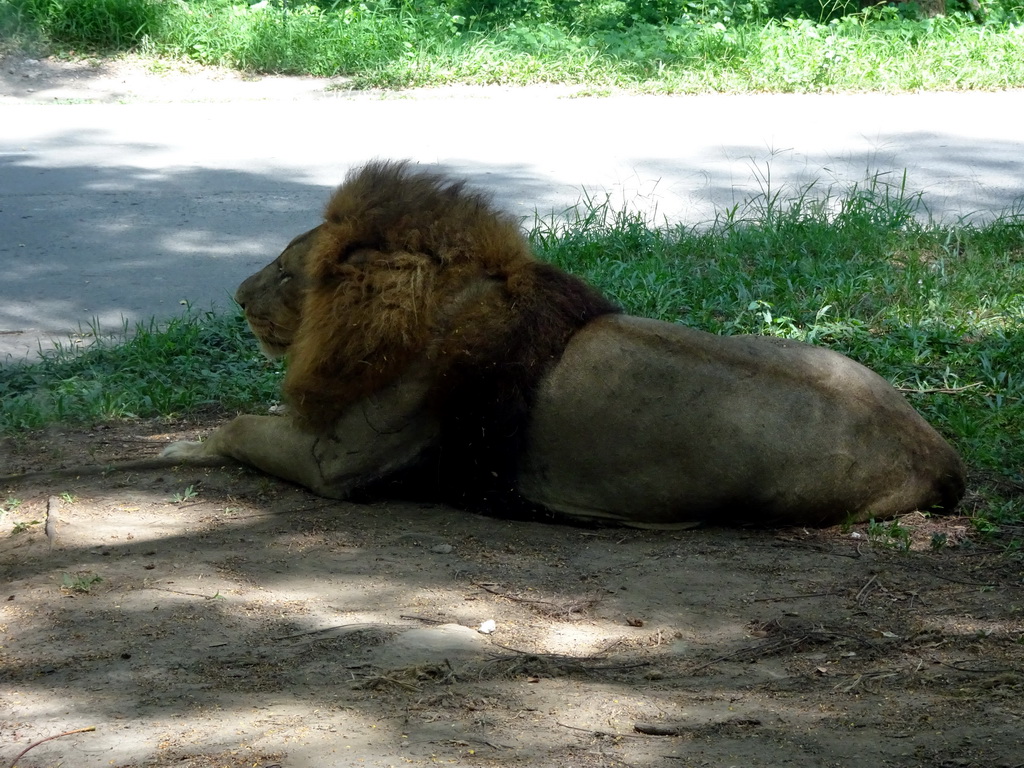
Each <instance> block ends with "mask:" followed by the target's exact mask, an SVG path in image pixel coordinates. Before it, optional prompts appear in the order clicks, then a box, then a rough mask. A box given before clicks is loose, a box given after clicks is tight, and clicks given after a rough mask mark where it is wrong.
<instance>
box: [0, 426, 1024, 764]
mask: <svg viewBox="0 0 1024 768" xmlns="http://www.w3.org/2000/svg"><path fill="white" fill-rule="evenodd" d="M210 426H212V421H211V422H210V423H208V424H170V425H169V424H156V423H136V424H124V425H115V426H110V427H106V428H102V429H94V430H83V431H74V430H67V429H60V430H51V431H48V432H45V433H41V434H36V435H31V436H28V437H25V438H19V439H17V440H11V439H8V440H6V441H5V442H4V443H3V444H2V447H0V466H2V467H3V471H4V472H5V473H17V472H32V471H43V474H35V475H28V476H26V477H25V478H23V479H21V480H17V481H11V480H5V481H3V482H2V486H3V487H2V488H0V499H2V500H6V501H5V503H4V508H5V509H6V510H8V511H7V513H6V514H5V515H4V517H3V519H2V521H0V585H2V587H0V663H2V675H0V700H2V702H3V705H2V707H0V765H4V766H6V765H8V764H9V763H10V761H12V760H13V759H14V758H15V756H16V755H17V754H18V753H19V752H20V751H21V750H23V749H25V748H26V747H28V746H29V745H30V744H32V743H33V742H35V741H37V740H39V739H43V738H46V737H50V736H56V735H58V734H62V733H65V732H67V731H72V730H76V729H80V728H87V727H94V728H95V731H89V732H84V733H78V734H71V735H67V736H61V737H60V738H56V739H53V740H51V741H47V742H46V743H44V744H41V745H39V746H37V747H35V748H33V749H31V750H30V751H29V752H28V754H27V755H26V756H25V757H24V758H22V759H20V760H19V761H18V763H17V764H18V765H19V766H21V767H22V768H43V767H46V768H50V767H55V766H74V767H75V768H100V766H104V767H110V766H116V767H119V768H128V767H129V766H130V767H131V768H136V767H139V768H141V767H142V766H156V767H159V768H165V767H166V768H171V767H172V766H175V767H178V768H243V766H245V767H246V768H276V767H278V766H279V767H280V768H306V767H309V768H327V767H331V766H339V767H340V766H346V767H347V766H372V767H379V768H384V767H385V766H396V767H397V766H427V765H450V766H465V767H467V768H469V767H470V766H531V767H532V768H570V767H571V768H591V767H595V768H596V767H597V766H601V767H604V766H608V767H609V768H610V767H611V766H634V767H636V768H639V767H640V766H808V767H814V768H821V767H822V766H872V767H875V766H922V767H924V766H927V767H928V768H935V767H937V766H943V767H950V768H952V767H953V766H956V767H962V766H963V767H966V766H978V767H979V768H981V767H983V768H1013V767H1017V766H1021V765H1022V764H1024V746H1022V735H1021V731H1022V725H1024V723H1022V716H1024V580H1022V569H1021V560H1020V557H1019V554H1014V553H1013V552H1012V551H1007V549H1006V546H1005V545H1006V543H1007V539H1005V538H997V539H992V538H984V537H980V536H979V535H977V534H975V533H974V532H973V530H972V528H971V526H970V524H969V522H968V521H967V520H966V519H964V518H943V519H935V518H933V519H926V518H924V517H921V516H916V515H915V516H910V517H907V518H904V519H903V520H902V521H901V525H902V526H903V527H904V528H906V529H909V530H910V531H911V534H912V535H911V541H912V547H911V549H910V551H901V547H900V546H899V544H900V541H899V537H897V538H896V539H894V538H893V537H891V536H882V537H879V536H878V535H873V534H877V531H875V532H871V531H869V530H868V528H867V527H866V526H857V527H855V528H854V529H853V530H840V529H831V530H824V531H818V530H805V529H791V530H774V531H748V530H716V529H696V530H690V531H680V532H672V533H665V532H645V531H633V530H623V529H610V528H605V529H585V528H574V527H568V526H561V525H545V524H542V523H523V522H508V521H503V520H498V519H492V518H488V517H482V516H479V515H474V514H470V513H467V512H462V511H459V510H454V509H449V508H446V507H440V506H432V505H420V504H415V503H407V502H402V503H397V502H389V501H380V502H375V503H369V504H353V503H342V502H335V501H329V500H325V499H321V498H317V497H315V496H313V495H311V494H309V493H307V492H305V491H303V490H301V489H298V488H296V487H293V486H290V485H288V484H285V483H282V482H278V481H276V480H272V479H269V478H267V477H264V476H261V475H258V474H256V473H254V472H251V471H248V470H245V469H242V468H236V467H230V468H220V469H210V468H177V469H157V470H152V471H131V472H125V471H121V470H118V469H111V468H110V467H111V466H112V465H113V464H114V463H115V462H117V461H121V460H124V459H132V458H137V457H143V456H153V455H155V454H156V453H157V452H158V451H159V449H160V447H161V446H162V445H163V444H164V443H165V442H166V441H168V440H171V439H177V438H180V437H194V436H195V435H196V434H197V433H201V432H204V431H205V430H206V429H208V428H209V427H210ZM83 465H92V466H94V467H97V468H101V469H100V470H98V471H93V472H78V471H71V472H68V471H67V470H66V469H62V468H66V467H79V466H83ZM102 468H106V471H103V470H102ZM488 621H490V622H493V623H494V624H493V626H494V630H493V632H490V633H484V632H480V631H479V629H480V628H481V626H482V625H483V624H484V623H485V622H488ZM485 629H486V627H485Z"/></svg>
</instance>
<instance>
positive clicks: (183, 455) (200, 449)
mask: <svg viewBox="0 0 1024 768" xmlns="http://www.w3.org/2000/svg"><path fill="white" fill-rule="evenodd" d="M160 455H161V456H162V457H164V458H168V459H192V458H198V457H200V456H210V455H211V454H210V452H209V451H208V450H207V445H206V443H197V442H194V441H191V440H179V441H178V442H176V443H171V444H170V445H168V446H167V447H166V448H164V449H163V450H162V451H160Z"/></svg>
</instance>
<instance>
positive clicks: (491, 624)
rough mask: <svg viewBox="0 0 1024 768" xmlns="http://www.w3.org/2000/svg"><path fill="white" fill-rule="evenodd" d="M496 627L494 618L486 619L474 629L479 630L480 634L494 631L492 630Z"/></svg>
mask: <svg viewBox="0 0 1024 768" xmlns="http://www.w3.org/2000/svg"><path fill="white" fill-rule="evenodd" d="M497 628H498V625H497V624H496V623H495V621H494V619H488V620H487V621H485V622H484V623H483V624H481V625H480V626H479V627H478V628H477V630H476V631H477V632H479V633H480V634H481V635H489V634H491V633H492V632H494V630H496V629H497Z"/></svg>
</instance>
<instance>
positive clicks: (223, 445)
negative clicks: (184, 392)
mask: <svg viewBox="0 0 1024 768" xmlns="http://www.w3.org/2000/svg"><path fill="white" fill-rule="evenodd" d="M318 442H319V439H318V438H317V437H316V436H315V435H313V434H310V433H309V432H305V431H303V430H301V429H299V428H298V427H296V426H295V424H294V422H293V421H292V420H291V419H290V418H288V417H286V416H238V417H236V418H234V419H232V420H231V421H229V422H228V423H227V424H224V425H223V426H221V427H219V428H218V429H217V431H216V432H214V433H213V434H212V435H210V437H209V438H207V439H206V440H205V441H203V442H201V443H196V442H187V441H182V442H177V443H172V444H171V445H169V446H167V448H165V449H164V451H163V454H162V455H163V456H167V457H169V458H173V459H182V460H184V461H185V462H188V461H189V460H190V459H200V458H208V457H211V456H228V457H230V458H232V459H235V460H236V461H240V462H242V463H243V464H248V465H249V466H252V467H255V468H256V469H259V470H261V471H263V472H266V473H268V474H271V475H275V476H276V477H280V478H283V479H285V480H291V481H292V482H295V483H299V484H300V485H304V486H306V487H307V488H309V489H310V490H312V491H314V492H316V493H319V494H321V495H324V496H343V495H344V494H345V493H347V492H348V491H349V490H351V489H350V488H349V489H333V488H331V487H330V486H331V483H330V482H329V478H326V477H324V472H323V467H322V466H321V460H322V457H318V455H317V450H316V448H317V443H318Z"/></svg>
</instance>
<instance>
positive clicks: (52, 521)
mask: <svg viewBox="0 0 1024 768" xmlns="http://www.w3.org/2000/svg"><path fill="white" fill-rule="evenodd" d="M59 509H60V499H58V498H57V497H56V496H51V497H50V498H49V499H47V500H46V525H45V526H44V530H45V531H46V540H47V541H48V542H50V549H53V548H54V547H55V546H56V545H57V523H59V522H60V514H59V512H58V510H59Z"/></svg>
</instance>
